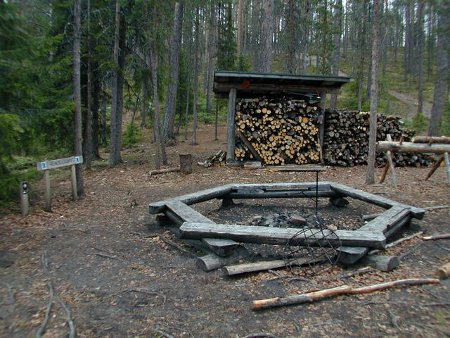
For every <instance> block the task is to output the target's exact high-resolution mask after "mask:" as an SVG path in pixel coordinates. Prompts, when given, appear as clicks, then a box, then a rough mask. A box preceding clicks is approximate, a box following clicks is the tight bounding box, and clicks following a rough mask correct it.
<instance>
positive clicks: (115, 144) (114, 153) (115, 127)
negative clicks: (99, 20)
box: [109, 0, 122, 167]
mask: <svg viewBox="0 0 450 338" xmlns="http://www.w3.org/2000/svg"><path fill="white" fill-rule="evenodd" d="M120 21H121V20H120V0H116V11H115V30H114V48H113V63H114V66H115V67H114V69H113V72H112V95H111V96H112V100H111V144H110V151H109V165H110V166H111V167H114V166H115V165H117V164H118V163H120V162H121V161H122V158H121V154H120V148H121V143H122V142H121V138H122V135H121V134H122V115H121V114H120V112H119V108H118V101H119V99H118V97H119V82H120V81H119V68H120V67H119V48H120V46H119V43H120V28H121V27H120V25H121V23H120Z"/></svg>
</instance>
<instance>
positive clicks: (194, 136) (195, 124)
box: [192, 8, 200, 145]
mask: <svg viewBox="0 0 450 338" xmlns="http://www.w3.org/2000/svg"><path fill="white" fill-rule="evenodd" d="M199 16H200V11H199V9H198V8H197V9H196V15H195V42H194V84H193V88H192V89H193V91H194V102H193V107H192V110H193V117H194V122H193V126H192V144H194V145H195V144H197V127H198V112H197V104H198V58H199V55H198V52H199V45H200V41H199V40H200V32H199V29H200V22H199V20H200V19H199Z"/></svg>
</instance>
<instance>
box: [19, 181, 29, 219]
mask: <svg viewBox="0 0 450 338" xmlns="http://www.w3.org/2000/svg"><path fill="white" fill-rule="evenodd" d="M29 190H30V189H29V185H28V182H26V181H23V182H20V186H19V194H20V210H21V211H22V216H27V215H28V211H29V206H30V204H29V200H28V192H29Z"/></svg>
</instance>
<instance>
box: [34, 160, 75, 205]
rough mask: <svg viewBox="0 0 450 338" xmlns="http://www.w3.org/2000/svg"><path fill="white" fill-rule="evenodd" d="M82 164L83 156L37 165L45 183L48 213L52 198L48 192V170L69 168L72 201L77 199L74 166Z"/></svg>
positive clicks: (49, 191)
mask: <svg viewBox="0 0 450 338" xmlns="http://www.w3.org/2000/svg"><path fill="white" fill-rule="evenodd" d="M81 163H83V156H72V157H67V158H60V159H58V160H51V161H44V162H38V163H37V170H39V171H44V181H45V210H47V211H50V210H51V209H52V196H51V190H50V172H49V170H50V169H55V168H61V167H67V166H69V165H70V166H71V171H72V175H71V181H72V196H73V199H74V200H77V199H78V192H77V174H76V170H75V166H76V165H77V164H81Z"/></svg>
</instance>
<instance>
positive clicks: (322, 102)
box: [318, 92, 327, 163]
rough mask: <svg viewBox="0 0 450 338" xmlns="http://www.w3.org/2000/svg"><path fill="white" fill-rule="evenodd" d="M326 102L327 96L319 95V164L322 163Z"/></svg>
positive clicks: (324, 94)
mask: <svg viewBox="0 0 450 338" xmlns="http://www.w3.org/2000/svg"><path fill="white" fill-rule="evenodd" d="M326 102H327V94H326V93H323V92H322V93H320V111H321V114H320V117H319V121H318V122H319V144H320V149H319V156H320V163H323V150H322V149H323V137H324V134H325V104H326Z"/></svg>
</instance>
